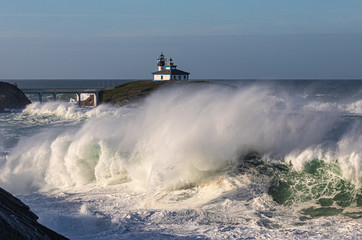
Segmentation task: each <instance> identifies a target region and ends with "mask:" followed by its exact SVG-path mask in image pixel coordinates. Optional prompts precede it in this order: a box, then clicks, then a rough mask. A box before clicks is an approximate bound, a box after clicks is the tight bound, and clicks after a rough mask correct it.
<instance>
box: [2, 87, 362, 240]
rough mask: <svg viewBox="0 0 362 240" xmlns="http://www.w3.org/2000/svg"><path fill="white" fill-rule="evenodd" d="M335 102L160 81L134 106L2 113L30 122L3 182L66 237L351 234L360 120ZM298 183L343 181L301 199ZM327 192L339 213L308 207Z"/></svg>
mask: <svg viewBox="0 0 362 240" xmlns="http://www.w3.org/2000/svg"><path fill="white" fill-rule="evenodd" d="M338 104H339V105H338ZM337 105H338V106H339V107H338V106H337ZM331 106H332V107H331ZM341 106H342V105H341V104H340V103H335V102H329V103H327V104H326V103H321V102H320V103H318V101H316V100H313V101H309V102H307V100H306V99H303V98H299V97H298V96H295V95H293V94H290V93H288V92H287V93H283V94H282V93H278V95H276V94H274V93H273V94H272V93H271V91H269V90H268V88H264V87H263V88H261V87H259V86H251V87H245V88H242V89H235V88H230V87H225V86H211V85H210V86H207V87H205V86H198V85H194V86H192V87H191V86H182V87H180V86H178V87H174V88H167V89H164V90H161V91H158V92H157V93H155V94H153V95H152V96H151V97H149V98H148V99H147V100H146V102H145V103H144V104H142V105H141V106H139V107H138V108H113V107H111V106H106V105H102V106H100V107H97V108H92V109H89V108H88V109H81V108H77V107H75V106H74V105H71V104H68V103H58V102H48V103H45V104H39V103H36V104H31V105H29V106H28V107H27V108H26V109H25V110H24V111H23V112H21V113H18V114H17V115H16V114H13V115H9V116H10V118H13V119H12V120H11V121H15V119H16V118H21V119H23V121H24V122H25V124H30V126H34V127H33V128H32V127H29V129H31V130H29V131H30V132H28V133H27V134H26V133H23V132H21V130H14V132H15V133H14V134H15V135H16V134H18V137H17V138H18V141H17V143H16V144H13V146H12V147H11V148H10V149H5V150H6V151H7V152H8V153H6V152H5V151H4V152H5V153H4V154H3V156H1V155H0V158H2V161H1V162H2V168H1V170H0V183H1V186H2V187H4V188H6V189H7V190H9V191H12V192H13V193H17V194H22V195H20V196H21V197H22V199H23V200H24V201H26V202H27V203H29V204H30V205H31V207H32V209H33V210H35V212H36V213H38V214H39V216H40V221H41V222H42V223H44V224H45V225H47V226H49V227H52V228H53V229H55V230H57V231H59V232H60V233H63V234H65V235H66V236H69V237H71V239H113V238H115V239H119V238H124V239H126V238H129V237H134V238H148V237H150V236H155V237H156V238H177V237H184V236H192V237H193V238H194V237H207V238H212V239H220V238H241V237H248V236H249V237H255V238H290V239H292V238H295V239H298V238H307V237H308V238H313V237H315V238H340V236H345V234H347V235H346V236H347V237H348V236H349V237H351V238H354V237H357V236H361V234H362V232H361V230H356V227H358V226H360V223H361V221H360V219H361V218H358V217H357V218H351V217H347V215H346V214H347V213H348V214H351V213H352V214H353V216H358V213H356V212H360V211H361V209H360V208H361V205H359V204H360V202H359V201H362V198H361V200H359V197H358V196H359V192H360V190H359V189H360V187H361V180H362V179H361V178H362V166H361V162H362V148H361V144H362V138H361V130H360V129H361V125H362V123H361V120H360V117H359V115H358V114H359V101H356V100H355V99H354V100H353V101H352V102H350V103H343V107H341ZM348 111H351V113H353V114H354V115H353V117H351V116H349V115H348V114H346V112H348ZM9 116H8V117H9ZM24 116H26V119H25V117H24ZM10 133H12V132H11V131H4V134H5V135H6V134H8V135H7V136H8V138H9V139H10ZM5 135H4V136H5ZM4 141H8V140H6V139H5V140H4ZM0 143H1V142H0ZM312 160H318V161H322V162H321V163H320V164H319V165H318V167H317V170H316V171H315V172H311V171H309V170H306V169H307V167H306V166H309V165H308V164H309V163H310V162H311V161H312ZM318 163H319V162H318ZM330 164H334V165H330ZM313 166H314V165H313ZM331 166H336V167H335V168H332V167H331ZM284 168H285V169H288V170H283V169H284ZM281 169H282V170H281ZM286 171H287V172H286ZM308 171H309V172H308ZM332 173H333V174H334V175H333V174H332ZM339 173H340V174H339ZM298 174H302V175H300V176H299V175H298ZM331 174H332V175H331ZM296 176H299V177H296ZM326 176H328V177H326ZM335 176H337V177H336V179H342V180H343V181H344V182H343V184H344V186H345V188H343V189H344V190H343V191H342V190H340V189H342V188H340V187H339V185H338V184H339V182H338V181H337V180H335ZM285 178H288V179H289V180H286V181H284V180H285ZM298 178H303V179H309V180H308V181H310V184H317V183H323V184H324V181H326V185H328V183H330V182H333V183H336V182H338V184H334V185H333V186H331V189H332V190H330V191H329V192H326V193H325V195H323V196H321V195H320V194H319V195H318V196H317V195H313V191H314V190H310V191H309V190H308V191H309V192H308V194H309V195H308V194H307V193H306V192H305V191H304V190H300V189H298V188H297V187H295V186H296V185H295V184H297V183H296V182H295V181H297V180H296V179H298ZM317 178H320V179H317ZM328 178H329V180H328ZM316 179H317V180H316ZM326 179H327V180H326ZM331 179H332V180H331ZM293 181H294V183H293V184H294V185H293V184H292V183H291V182H293ZM274 183H277V185H275V186H274V185H273V184H274ZM283 184H285V185H283ZM298 184H299V183H298ZM305 184H306V185H307V184H308V183H305ZM271 185H272V186H273V187H270V186H271ZM283 186H285V187H284V188H283ZM318 186H319V185H318ZM319 187H320V186H319ZM302 188H303V187H302ZM274 189H278V192H279V193H280V192H282V191H285V193H286V195H283V196H280V195H278V194H275V193H274V192H275V191H274ZM279 190H280V191H279ZM303 191H304V192H303ZM341 191H342V193H341ZM338 194H342V195H343V194H344V195H343V196H347V195H348V194H349V195H348V196H351V197H350V199H351V200H350V201H349V200H348V201H349V202H348V204H347V205H346V203H345V202H343V203H342V202H341V201H342V200H339V199H340V198H338V196H340V195H338ZM346 194H347V195H346ZM303 196H307V197H304V198H303ZM309 196H311V197H309ZM361 196H362V195H361ZM327 198H328V199H332V200H331V201H332V205H330V206H329V207H330V208H331V209H332V208H333V209H332V210H331V209H329V210H328V214H329V215H331V212H332V211H334V212H335V213H337V212H338V213H337V214H334V215H333V216H330V217H327V216H328V215H326V214H324V215H323V214H322V216H321V217H319V216H318V217H316V216H312V215H310V214H309V212H308V209H310V208H316V209H317V211H324V210H323V209H322V210H319V209H320V205H318V204H319V202H320V201H322V203H324V202H323V201H327V200H328V199H327ZM301 199H302V200H301ZM308 199H309V200H308ZM320 199H322V200H320ZM323 199H327V200H323ZM333 201H334V202H333ZM346 201H347V200H346ZM343 204H344V205H343ZM286 205H288V206H289V207H286ZM290 206H292V207H290ZM322 206H324V205H322ZM49 209H51V210H49ZM334 209H335V210H334ZM303 214H304V215H303ZM308 214H309V215H308ZM343 214H344V215H343ZM356 214H357V215H356ZM337 221H338V222H344V223H345V224H344V225H341V224H336V222H337ZM321 225H323V227H321ZM351 229H354V230H353V231H350V230H351ZM357 229H358V228H357ZM359 229H360V228H359Z"/></svg>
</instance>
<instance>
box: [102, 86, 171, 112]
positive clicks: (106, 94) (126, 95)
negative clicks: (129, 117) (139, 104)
mask: <svg viewBox="0 0 362 240" xmlns="http://www.w3.org/2000/svg"><path fill="white" fill-rule="evenodd" d="M171 82H173V81H158V82H154V81H152V80H146V81H134V82H127V83H124V84H121V85H118V86H116V87H115V88H114V89H110V90H105V91H102V92H101V94H100V98H101V102H102V103H110V104H112V105H115V106H122V105H125V104H128V103H131V102H135V101H138V100H140V99H142V98H143V97H145V96H148V95H149V94H151V93H152V92H153V91H154V90H156V89H157V88H159V87H160V86H162V85H166V84H169V83H171Z"/></svg>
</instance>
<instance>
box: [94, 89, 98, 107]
mask: <svg viewBox="0 0 362 240" xmlns="http://www.w3.org/2000/svg"><path fill="white" fill-rule="evenodd" d="M98 103H99V92H95V93H94V106H95V107H96V106H98Z"/></svg>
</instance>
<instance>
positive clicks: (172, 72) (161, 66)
mask: <svg viewBox="0 0 362 240" xmlns="http://www.w3.org/2000/svg"><path fill="white" fill-rule="evenodd" d="M166 61H167V59H166V58H165V55H163V53H161V54H160V55H159V56H158V57H157V72H153V73H152V74H153V81H166V80H188V79H189V75H190V73H188V72H185V71H181V70H178V69H176V67H177V66H176V65H174V63H173V60H172V58H170V59H169V61H168V64H167V66H165V63H166Z"/></svg>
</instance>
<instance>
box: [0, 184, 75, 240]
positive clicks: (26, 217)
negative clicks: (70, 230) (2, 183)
mask: <svg viewBox="0 0 362 240" xmlns="http://www.w3.org/2000/svg"><path fill="white" fill-rule="evenodd" d="M37 220H38V216H36V215H35V214H34V213H33V212H32V211H30V208H29V207H28V206H27V205H25V204H24V203H23V202H21V201H20V200H19V199H18V198H16V197H14V196H13V195H11V194H10V193H9V192H7V191H5V190H4V189H2V188H0V239H8V240H19V239H38V240H49V239H57V240H63V239H64V240H66V239H68V238H66V237H64V236H62V235H60V234H58V233H56V232H54V231H53V230H50V229H49V228H47V227H45V226H43V225H41V224H39V223H38V221H37Z"/></svg>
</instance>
